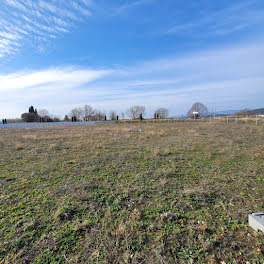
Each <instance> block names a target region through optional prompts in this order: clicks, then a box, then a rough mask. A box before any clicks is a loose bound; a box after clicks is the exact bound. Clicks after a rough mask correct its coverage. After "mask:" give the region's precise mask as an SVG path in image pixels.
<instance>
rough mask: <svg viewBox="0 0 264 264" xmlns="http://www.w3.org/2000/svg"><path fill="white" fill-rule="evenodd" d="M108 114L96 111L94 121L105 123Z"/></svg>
mask: <svg viewBox="0 0 264 264" xmlns="http://www.w3.org/2000/svg"><path fill="white" fill-rule="evenodd" d="M105 116H106V114H105V113H104V112H101V111H100V110H94V115H93V120H96V121H103V120H105Z"/></svg>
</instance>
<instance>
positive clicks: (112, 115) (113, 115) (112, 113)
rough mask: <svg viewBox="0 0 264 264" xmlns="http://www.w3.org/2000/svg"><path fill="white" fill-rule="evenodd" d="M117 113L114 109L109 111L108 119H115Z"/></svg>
mask: <svg viewBox="0 0 264 264" xmlns="http://www.w3.org/2000/svg"><path fill="white" fill-rule="evenodd" d="M116 117H117V114H116V112H115V111H110V113H109V119H110V120H116Z"/></svg>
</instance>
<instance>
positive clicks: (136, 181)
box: [0, 122, 264, 264]
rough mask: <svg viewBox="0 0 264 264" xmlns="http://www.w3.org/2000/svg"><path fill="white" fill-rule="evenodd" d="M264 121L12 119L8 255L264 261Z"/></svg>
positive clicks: (4, 212)
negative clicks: (54, 122)
mask: <svg viewBox="0 0 264 264" xmlns="http://www.w3.org/2000/svg"><path fill="white" fill-rule="evenodd" d="M263 128H264V126H263V124H259V125H258V126H256V125H255V123H250V124H235V123H229V124H226V123H218V122H216V123H213V124H211V125H210V124H209V123H205V122H177V123H176V122H175V123H167V122H163V123H161V122H158V123H155V124H153V123H146V124H145V123H143V124H139V123H121V124H115V125H101V126H86V127H83V126H81V127H64V128H63V127H54V128H52V127H49V128H28V129H22V128H21V129H2V130H1V136H0V147H1V148H0V184H1V194H0V205H1V207H0V241H1V242H0V263H1V264H2V263H5V264H6V263H11V264H14V263H38V264H39V263H67V262H68V263H219V262H220V261H225V262H226V263H246V262H247V261H248V262H249V263H264V259H263V253H264V247H263V244H264V240H263V239H264V238H263V235H262V234H258V233H256V232H254V231H253V230H251V229H250V228H249V227H248V225H247V215H248V214H249V213H251V212H258V211H263V210H264V203H263V196H264V187H263V185H264V179H263V175H264V155H263V153H264V152H263V151H264V135H263ZM165 212H172V213H173V214H175V215H176V218H175V219H171V220H169V221H162V220H161V218H160V215H161V214H164V213H165Z"/></svg>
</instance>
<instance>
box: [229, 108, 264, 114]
mask: <svg viewBox="0 0 264 264" xmlns="http://www.w3.org/2000/svg"><path fill="white" fill-rule="evenodd" d="M261 114H264V108H259V109H255V110H250V109H244V110H241V111H239V112H236V113H234V115H238V116H246V115H248V116H250V115H261Z"/></svg>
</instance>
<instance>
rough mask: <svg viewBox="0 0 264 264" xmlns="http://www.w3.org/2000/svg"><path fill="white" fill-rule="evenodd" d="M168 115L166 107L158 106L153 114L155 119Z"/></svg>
mask: <svg viewBox="0 0 264 264" xmlns="http://www.w3.org/2000/svg"><path fill="white" fill-rule="evenodd" d="M168 115H169V110H168V109H167V108H163V107H161V108H158V109H157V110H156V111H155V113H154V116H155V118H156V119H159V118H166V117H168Z"/></svg>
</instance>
